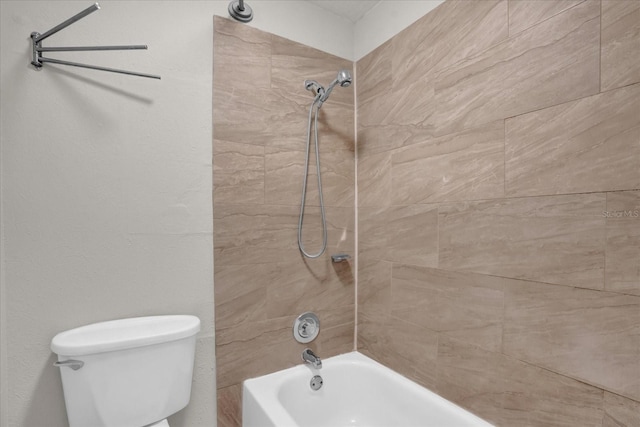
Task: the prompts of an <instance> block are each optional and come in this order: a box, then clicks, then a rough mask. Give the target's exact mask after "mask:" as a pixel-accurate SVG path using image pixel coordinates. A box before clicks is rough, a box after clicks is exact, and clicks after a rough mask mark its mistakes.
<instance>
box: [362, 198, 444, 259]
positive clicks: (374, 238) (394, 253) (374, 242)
mask: <svg viewBox="0 0 640 427" xmlns="http://www.w3.org/2000/svg"><path fill="white" fill-rule="evenodd" d="M358 227H359V232H358V239H359V250H360V255H361V256H364V257H369V258H370V259H380V260H385V261H393V262H402V263H406V264H414V265H422V266H434V267H435V265H436V263H437V258H438V209H437V207H436V206H434V205H412V206H390V207H384V208H365V207H361V208H360V209H359V211H358Z"/></svg>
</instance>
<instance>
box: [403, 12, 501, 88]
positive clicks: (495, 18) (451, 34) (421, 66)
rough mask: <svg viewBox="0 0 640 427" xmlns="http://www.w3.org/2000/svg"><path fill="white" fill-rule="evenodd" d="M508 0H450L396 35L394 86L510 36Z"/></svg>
mask: <svg viewBox="0 0 640 427" xmlns="http://www.w3.org/2000/svg"><path fill="white" fill-rule="evenodd" d="M507 35H508V16H507V1H506V0H504V1H498V0H491V1H476V2H466V1H448V2H444V3H443V4H441V5H440V6H438V7H437V8H436V9H435V10H433V11H432V12H430V13H428V14H427V15H425V16H423V17H422V18H420V19H419V20H418V21H416V22H415V23H414V24H413V25H411V26H410V27H408V28H407V29H405V30H404V31H402V32H401V33H400V34H398V35H397V36H395V37H394V38H393V39H392V41H391V44H392V47H393V69H392V78H393V87H394V89H395V88H397V87H400V86H404V85H406V84H407V83H408V82H414V81H420V80H423V79H424V78H425V75H427V74H428V73H429V71H430V70H432V69H433V70H437V69H441V68H444V67H446V66H448V65H451V64H454V63H456V62H458V61H460V60H461V59H463V58H466V57H468V56H471V55H475V54H477V53H479V52H482V51H483V50H485V49H487V48H488V47H490V46H493V45H494V44H496V43H498V42H499V41H501V40H504V39H506V38H507Z"/></svg>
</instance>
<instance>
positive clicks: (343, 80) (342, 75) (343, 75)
mask: <svg viewBox="0 0 640 427" xmlns="http://www.w3.org/2000/svg"><path fill="white" fill-rule="evenodd" d="M351 82H352V78H351V73H350V72H349V70H340V71H338V76H337V77H336V79H335V80H334V81H332V82H331V84H330V85H329V87H328V88H327V90H325V91H324V93H323V94H322V96H320V105H322V103H323V102H325V101H326V100H327V99H329V95H331V91H332V90H333V88H334V87H336V85H340V87H348V86H350V85H351Z"/></svg>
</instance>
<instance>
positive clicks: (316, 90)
mask: <svg viewBox="0 0 640 427" xmlns="http://www.w3.org/2000/svg"><path fill="white" fill-rule="evenodd" d="M351 81H352V78H351V73H349V71H348V70H340V71H338V76H337V77H336V78H335V80H334V81H332V82H331V84H330V85H329V87H328V88H327V89H326V90H325V88H324V87H323V86H322V85H320V83H318V82H317V81H315V80H305V81H304V88H305V89H306V90H310V91H311V92H313V94H314V98H313V102H312V103H311V107H309V123H308V126H307V155H306V158H305V162H304V163H305V164H304V170H305V172H304V179H303V181H302V201H301V202H300V218H299V220H298V248H300V252H301V253H302V254H303V255H304V256H305V257H307V258H318V257H320V256H321V255H322V254H323V253H324V251H325V250H326V249H327V219H326V215H325V211H324V201H323V199H322V178H321V176H320V149H319V147H318V113H319V109H320V107H322V104H323V103H324V102H325V101H326V100H327V99H329V95H331V91H332V90H333V88H334V87H336V85H340V87H347V86H349V85H351ZM314 108H315V118H314V119H313V124H314V137H315V152H316V171H317V178H318V197H319V199H320V215H321V217H322V248H321V249H320V250H319V251H318V252H317V253H315V254H310V253H308V252H307V251H306V250H305V248H304V244H303V242H302V223H303V221H304V208H305V205H306V201H307V176H308V175H309V150H310V148H311V124H312V118H313V117H314V116H313V112H314Z"/></svg>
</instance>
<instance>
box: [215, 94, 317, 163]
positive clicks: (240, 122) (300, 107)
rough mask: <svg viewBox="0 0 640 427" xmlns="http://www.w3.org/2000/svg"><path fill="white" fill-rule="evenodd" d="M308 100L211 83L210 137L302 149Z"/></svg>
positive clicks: (296, 96) (303, 97)
mask: <svg viewBox="0 0 640 427" xmlns="http://www.w3.org/2000/svg"><path fill="white" fill-rule="evenodd" d="M308 103H309V99H308V98H307V97H306V96H300V95H291V94H289V93H287V92H285V91H281V90H272V89H263V88H251V89H242V88H234V87H233V83H225V84H223V85H220V84H217V83H215V82H214V87H213V117H214V120H213V135H214V138H215V139H217V140H223V141H233V142H240V143H243V144H253V145H278V146H294V147H299V149H301V150H304V146H305V145H304V141H305V137H306V132H307V130H306V129H307V128H306V126H307V114H308Z"/></svg>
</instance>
